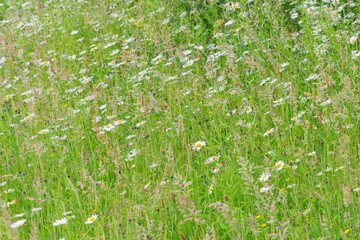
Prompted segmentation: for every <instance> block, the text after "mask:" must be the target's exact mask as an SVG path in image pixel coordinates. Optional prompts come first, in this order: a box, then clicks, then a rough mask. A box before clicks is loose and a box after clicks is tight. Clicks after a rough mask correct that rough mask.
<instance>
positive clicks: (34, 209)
mask: <svg viewBox="0 0 360 240" xmlns="http://www.w3.org/2000/svg"><path fill="white" fill-rule="evenodd" d="M41 209H42V208H33V209H32V210H31V211H32V212H38V211H40V210H41Z"/></svg>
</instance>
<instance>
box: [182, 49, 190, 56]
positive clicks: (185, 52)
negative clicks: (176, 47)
mask: <svg viewBox="0 0 360 240" xmlns="http://www.w3.org/2000/svg"><path fill="white" fill-rule="evenodd" d="M191 52H192V51H191V50H186V51H184V52H183V54H184V55H185V56H187V55H190V54H191Z"/></svg>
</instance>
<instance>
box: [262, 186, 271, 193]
mask: <svg viewBox="0 0 360 240" xmlns="http://www.w3.org/2000/svg"><path fill="white" fill-rule="evenodd" d="M269 190H271V187H262V188H261V189H260V192H261V193H262V192H268V191H269Z"/></svg>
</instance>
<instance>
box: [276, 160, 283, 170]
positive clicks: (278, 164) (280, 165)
mask: <svg viewBox="0 0 360 240" xmlns="http://www.w3.org/2000/svg"><path fill="white" fill-rule="evenodd" d="M284 165H285V163H284V162H283V161H278V162H277V163H276V164H275V167H276V169H277V170H278V171H280V170H281V169H283V168H284Z"/></svg>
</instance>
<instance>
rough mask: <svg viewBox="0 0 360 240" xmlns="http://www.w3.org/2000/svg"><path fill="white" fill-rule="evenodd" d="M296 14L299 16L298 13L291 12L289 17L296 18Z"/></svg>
mask: <svg viewBox="0 0 360 240" xmlns="http://www.w3.org/2000/svg"><path fill="white" fill-rule="evenodd" d="M298 16H299V14H298V13H293V14H291V16H290V18H291V19H295V18H297V17H298Z"/></svg>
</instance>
